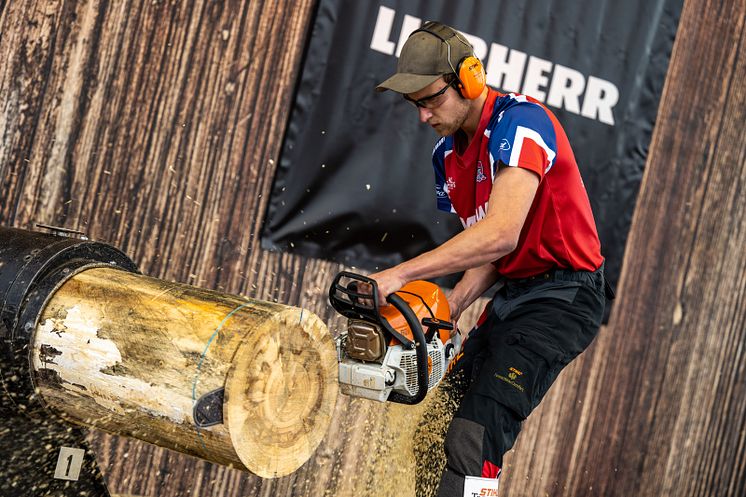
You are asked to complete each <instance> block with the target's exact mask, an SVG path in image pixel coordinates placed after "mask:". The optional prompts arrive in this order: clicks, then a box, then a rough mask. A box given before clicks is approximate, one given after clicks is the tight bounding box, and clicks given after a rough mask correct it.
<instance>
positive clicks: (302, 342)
mask: <svg viewBox="0 0 746 497" xmlns="http://www.w3.org/2000/svg"><path fill="white" fill-rule="evenodd" d="M332 342H333V341H332V338H331V337H330V336H329V334H328V333H327V332H326V327H325V326H324V324H323V322H322V321H321V320H320V319H319V318H318V317H317V316H316V315H314V314H312V313H309V312H308V311H302V310H301V309H297V308H288V310H287V311H284V312H281V313H277V314H275V315H273V316H272V318H270V319H268V320H267V321H265V322H264V323H263V324H262V325H261V326H260V327H259V328H258V329H257V330H255V331H254V332H252V333H251V335H250V336H248V337H247V339H246V340H245V341H244V343H242V344H241V346H240V348H239V349H238V351H237V352H236V355H235V357H234V360H233V365H232V369H231V371H230V372H229V376H228V379H227V382H226V390H225V393H226V400H225V406H224V417H225V420H226V423H227V426H228V431H229V432H230V434H231V440H232V442H233V445H234V449H235V450H236V453H237V454H238V456H239V458H240V459H241V462H242V463H243V464H244V465H245V466H246V467H247V469H248V470H249V471H251V472H252V473H254V474H256V475H259V476H261V477H264V478H274V477H279V476H284V475H287V474H290V473H292V472H293V471H295V470H296V469H298V468H299V467H300V466H301V465H302V464H303V463H304V462H306V461H307V460H308V459H309V457H310V456H311V455H312V453H313V451H314V450H316V447H317V446H318V445H319V443H320V442H321V440H322V438H323V437H324V435H325V433H326V431H327V428H328V426H329V423H330V421H331V417H332V413H333V410H334V405H335V403H336V399H337V391H338V384H337V361H336V356H335V352H334V350H335V348H334V344H333V343H332Z"/></svg>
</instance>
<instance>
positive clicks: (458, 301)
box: [448, 263, 500, 314]
mask: <svg viewBox="0 0 746 497" xmlns="http://www.w3.org/2000/svg"><path fill="white" fill-rule="evenodd" d="M499 277H500V273H499V272H498V271H497V268H496V267H495V266H494V264H492V263H487V264H485V265H483V266H479V267H475V268H472V269H469V270H467V271H466V272H465V273H464V276H463V278H461V280H459V282H458V283H457V284H456V286H455V287H454V288H453V291H452V292H451V293H450V295H449V296H448V300H449V302H450V303H451V304H452V305H456V306H457V308H458V311H459V314H460V313H461V312H463V311H465V310H466V309H467V308H468V307H469V306H470V305H471V304H473V303H474V301H475V300H477V299H478V298H479V297H480V296H481V295H482V294H483V293H484V292H485V291H487V289H488V288H489V287H491V286H492V285H494V284H495V282H496V281H497V280H498V278H499Z"/></svg>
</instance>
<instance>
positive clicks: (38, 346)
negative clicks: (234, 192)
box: [32, 268, 338, 478]
mask: <svg viewBox="0 0 746 497" xmlns="http://www.w3.org/2000/svg"><path fill="white" fill-rule="evenodd" d="M32 362H33V368H34V379H35V384H36V386H37V388H38V391H39V393H40V394H41V397H42V398H43V400H44V401H45V403H46V404H47V405H48V406H49V407H50V408H51V409H52V410H54V411H55V412H57V413H59V415H60V416H62V417H63V418H64V419H66V420H68V421H71V422H73V423H77V424H82V425H85V426H92V427H96V428H100V429H103V430H106V431H109V432H111V433H116V434H122V435H127V436H131V437H135V438H138V439H140V440H144V441H147V442H151V443H154V444H156V445H159V446H162V447H167V448H171V449H174V450H178V451H180V452H184V453H188V454H192V455H194V456H198V457H201V458H203V459H206V460H209V461H212V462H216V463H220V464H224V465H228V466H233V467H237V468H241V469H247V470H249V471H250V472H252V473H254V474H256V475H259V476H262V477H270V478H271V477H278V476H284V475H287V474H290V473H292V472H293V471H295V470H296V469H297V468H298V467H299V466H301V465H302V464H303V463H304V462H306V460H308V458H309V457H311V455H312V454H313V452H314V450H315V449H316V447H317V446H318V444H319V442H320V441H321V439H322V438H323V437H324V435H325V433H326V430H327V428H328V426H329V422H330V420H331V416H332V411H333V409H334V405H335V403H336V397H337V389H338V388H337V378H336V374H337V371H336V370H337V367H336V353H335V349H334V344H333V341H332V339H331V336H330V335H329V333H328V330H327V328H326V326H325V325H324V323H323V322H322V321H321V320H320V319H319V318H318V317H317V316H316V315H315V314H313V313H311V312H308V311H304V310H303V309H300V308H297V307H290V306H286V305H282V304H275V303H271V302H263V301H259V300H250V299H243V298H240V297H237V296H233V295H228V294H223V293H218V292H214V291H208V290H203V289H199V288H196V287H192V286H188V285H183V284H177V283H167V282H165V281H162V280H158V279H155V278H149V277H146V276H141V275H137V274H132V273H128V272H125V271H121V270H118V269H111V268H93V269H88V270H85V271H83V272H81V273H79V274H77V275H75V276H73V277H72V278H71V279H69V280H68V281H67V282H65V283H64V284H63V285H62V286H61V287H60V288H59V289H58V290H57V291H56V292H55V293H54V294H53V295H52V297H51V298H50V300H49V302H48V304H47V305H46V307H45V309H44V311H43V312H42V315H41V316H40V319H39V321H38V325H37V327H36V330H35V336H34V339H33V348H32ZM220 389H224V399H225V400H224V403H223V416H222V418H223V419H222V422H221V423H219V424H215V425H213V426H205V427H202V428H199V427H198V426H197V425H196V423H195V414H194V412H193V408H194V406H195V403H196V402H197V401H198V399H200V398H202V396H203V395H205V394H209V393H211V392H216V391H219V390H220ZM218 405H219V404H218Z"/></svg>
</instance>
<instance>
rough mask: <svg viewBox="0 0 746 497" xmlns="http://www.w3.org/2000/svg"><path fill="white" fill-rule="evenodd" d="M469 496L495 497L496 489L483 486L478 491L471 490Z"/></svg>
mask: <svg viewBox="0 0 746 497" xmlns="http://www.w3.org/2000/svg"><path fill="white" fill-rule="evenodd" d="M471 497H497V489H495V488H483V489H482V490H480V491H479V493H476V492H472V493H471Z"/></svg>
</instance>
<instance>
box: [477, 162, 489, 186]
mask: <svg viewBox="0 0 746 497" xmlns="http://www.w3.org/2000/svg"><path fill="white" fill-rule="evenodd" d="M486 179H487V176H485V175H484V167H483V166H482V161H481V160H480V161H477V183H481V182H482V181H484V180H486Z"/></svg>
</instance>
